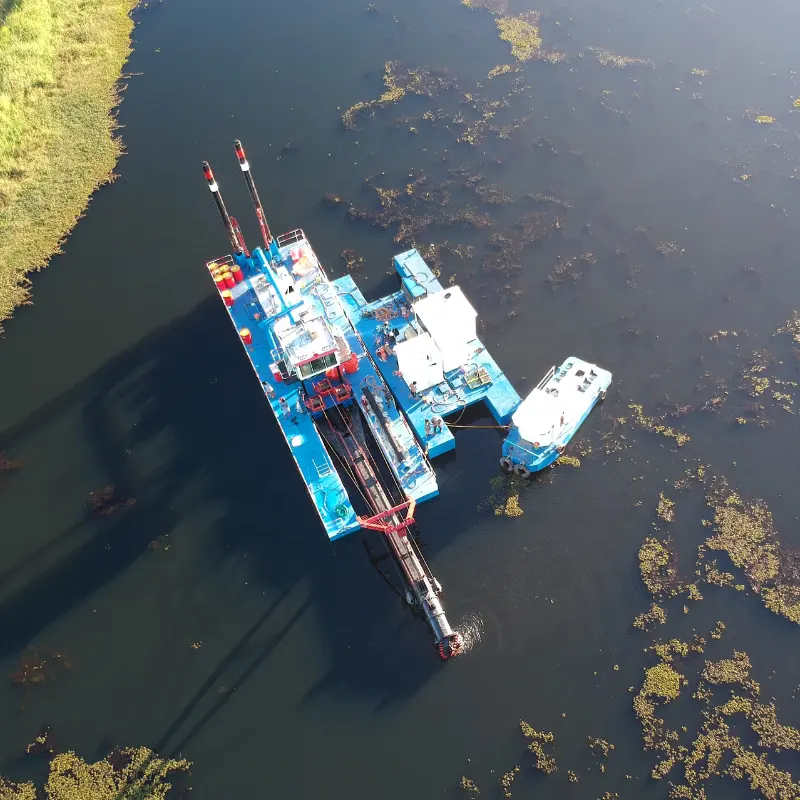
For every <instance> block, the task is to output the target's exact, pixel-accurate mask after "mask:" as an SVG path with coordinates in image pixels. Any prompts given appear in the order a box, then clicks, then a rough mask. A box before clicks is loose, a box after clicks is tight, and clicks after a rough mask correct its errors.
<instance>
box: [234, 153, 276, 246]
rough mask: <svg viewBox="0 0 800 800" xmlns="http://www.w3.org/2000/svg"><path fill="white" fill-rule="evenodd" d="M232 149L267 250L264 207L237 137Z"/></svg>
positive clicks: (267, 229)
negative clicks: (240, 169) (237, 160)
mask: <svg viewBox="0 0 800 800" xmlns="http://www.w3.org/2000/svg"><path fill="white" fill-rule="evenodd" d="M233 149H234V151H235V152H236V158H238V159H239V166H240V167H241V168H242V174H243V175H244V179H245V181H247V188H248V189H249V190H250V197H251V198H252V200H253V208H255V210H256V216H257V217H258V225H259V227H260V228H261V236H262V237H263V238H264V247H266V248H267V250H269V248H270V245H271V244H272V233H271V232H270V229H269V225H268V224H267V216H266V214H264V207H263V206H262V205H261V198H260V197H259V196H258V189H256V182H255V181H254V180H253V176H252V175H251V174H250V164H249V163H248V161H247V156H246V155H245V154H244V147H242V143H241V141H240V140H239V139H234V140H233Z"/></svg>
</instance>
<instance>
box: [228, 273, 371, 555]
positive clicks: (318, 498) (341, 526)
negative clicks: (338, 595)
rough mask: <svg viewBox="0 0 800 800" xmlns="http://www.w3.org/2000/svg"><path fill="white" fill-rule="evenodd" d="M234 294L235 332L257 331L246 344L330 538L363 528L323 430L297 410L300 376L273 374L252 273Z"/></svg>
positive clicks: (232, 308) (299, 405)
mask: <svg viewBox="0 0 800 800" xmlns="http://www.w3.org/2000/svg"><path fill="white" fill-rule="evenodd" d="M233 295H234V298H235V300H234V305H233V306H232V307H230V308H228V309H227V310H228V312H229V314H230V317H231V320H232V322H233V324H234V327H235V328H236V330H237V332H238V331H240V330H241V329H242V328H247V329H248V330H250V332H251V334H252V336H253V343H252V344H251V345H244V348H245V350H246V352H247V356H248V358H249V359H250V363H251V364H252V366H253V369H254V370H255V373H256V375H257V376H258V379H259V381H262V382H265V381H266V382H267V383H268V384H269V385H270V386H272V388H273V389H274V390H275V396H274V397H273V398H272V399H269V400H268V402H269V405H270V407H271V408H272V413H273V414H274V415H275V419H276V420H277V422H278V425H279V427H280V429H281V433H282V434H283V437H284V439H285V440H286V443H287V445H288V447H289V451H290V453H291V455H292V458H293V459H294V462H295V464H296V465H297V468H298V470H299V471H300V474H301V475H302V478H303V480H304V482H305V484H306V487H307V490H308V493H309V496H310V497H311V500H312V502H313V503H314V505H315V506H316V509H317V512H318V513H319V517H320V520H321V521H322V524H323V527H324V528H325V532H326V534H327V535H328V538H329V539H330V540H333V539H338V538H339V537H341V536H345V535H346V534H348V533H353V532H354V531H357V530H359V529H360V527H361V526H360V525H359V523H358V519H357V517H356V513H355V510H354V509H353V506H352V504H351V502H350V498H349V497H348V495H347V492H346V490H345V488H344V485H343V484H342V481H341V479H340V478H339V474H338V473H337V471H336V468H335V465H334V464H333V463H332V461H331V458H330V456H329V455H328V451H327V450H326V449H325V445H324V444H323V441H322V438H321V437H320V434H319V431H318V430H317V428H316V426H315V424H314V422H313V420H312V419H311V417H310V416H309V415H308V414H307V413H302V412H301V411H298V408H301V409H303V411H305V408H304V406H302V404H301V403H300V398H299V391H300V388H301V385H302V384H301V383H300V382H299V381H298V382H295V383H291V384H285V383H280V382H276V381H274V380H273V378H272V371H271V370H270V364H271V363H272V356H271V352H272V348H273V344H272V342H271V341H270V336H269V334H268V331H267V328H266V325H265V323H264V322H263V321H261V322H259V321H258V320H256V319H254V318H253V316H252V310H253V308H254V307H253V306H248V303H255V302H257V298H256V295H255V292H254V291H253V289H252V286H251V284H250V278H249V277H245V280H244V281H243V282H242V283H239V284H237V286H236V288H235V289H234V290H233ZM281 398H284V399H285V400H286V404H287V406H288V408H289V410H290V412H291V413H289V414H288V415H284V413H283V411H282V409H281V405H280V399H281ZM265 399H267V398H266V396H265ZM265 480H266V476H265Z"/></svg>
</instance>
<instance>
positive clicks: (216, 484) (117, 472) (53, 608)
mask: <svg viewBox="0 0 800 800" xmlns="http://www.w3.org/2000/svg"><path fill="white" fill-rule="evenodd" d="M240 347H241V346H240V344H239V343H238V341H237V338H236V336H235V334H234V332H233V331H232V330H231V328H230V324H229V322H228V320H227V318H226V317H225V315H224V314H222V313H221V312H220V309H219V308H218V306H217V300H216V298H213V299H209V301H207V302H204V303H203V304H201V305H200V306H199V307H198V308H197V309H195V310H194V311H193V312H191V313H190V314H189V315H187V316H186V317H184V318H182V319H180V320H179V321H177V322H175V323H172V324H170V325H168V326H166V327H165V328H162V329H159V330H157V331H155V332H154V333H153V334H151V335H150V336H148V337H147V338H145V339H144V340H143V341H141V342H140V343H139V344H137V345H136V346H134V347H133V348H131V349H130V350H128V351H126V352H124V353H122V354H120V355H118V356H117V357H115V358H114V359H112V360H111V361H110V362H108V363H107V364H106V365H105V366H104V367H103V368H102V369H100V370H99V371H97V372H96V373H94V374H93V375H91V376H90V377H88V378H87V379H85V380H84V381H82V382H81V383H80V384H78V385H76V386H75V387H73V388H72V389H70V390H69V391H67V392H65V393H63V394H62V395H61V396H59V397H57V398H55V399H54V400H52V401H50V402H49V403H47V404H46V405H45V406H43V407H41V408H39V409H37V410H36V411H34V412H32V413H31V414H29V415H28V417H27V418H25V419H24V420H23V421H22V422H20V423H18V424H17V425H15V426H14V427H13V428H10V429H7V430H5V431H2V432H0V441H2V442H3V446H4V447H7V448H9V449H12V448H13V449H14V450H15V451H22V450H24V448H25V440H26V437H27V436H28V435H29V434H33V433H34V432H35V431H36V430H37V429H38V428H40V427H41V426H43V425H44V424H45V423H46V422H48V423H49V422H51V421H52V420H53V419H55V418H58V417H59V415H64V414H68V413H72V412H73V411H74V409H75V408H79V409H81V412H80V418H81V420H82V423H83V428H84V431H83V432H82V433H84V434H85V436H86V437H87V438H88V440H89V443H90V446H91V449H92V450H93V455H94V456H95V458H96V459H97V460H98V461H99V462H100V463H101V464H102V465H103V468H104V471H105V473H106V474H107V475H108V476H109V477H108V483H113V484H114V485H115V486H116V488H117V491H118V492H120V493H121V494H122V496H125V497H134V498H136V501H137V502H136V504H135V505H134V506H133V507H132V508H130V509H128V510H125V511H122V512H120V513H118V514H115V515H112V516H109V517H104V518H98V517H95V516H93V515H92V514H91V512H90V511H89V509H88V508H87V511H86V518H85V520H83V521H81V522H80V523H79V524H78V525H76V526H74V527H73V528H71V529H68V530H65V531H64V532H62V533H61V534H57V535H56V536H54V537H51V539H50V542H49V543H48V546H44V547H42V548H40V550H38V551H36V552H34V553H33V554H32V555H31V556H29V557H28V558H27V559H26V561H25V562H24V563H23V564H21V565H18V566H17V567H15V568H14V574H13V575H12V576H11V582H10V583H9V584H6V585H5V588H6V589H7V591H4V599H3V600H2V602H0V631H3V634H2V638H0V658H3V657H7V656H13V655H14V654H15V653H18V652H19V651H20V650H21V649H23V648H24V647H25V646H26V645H27V644H28V643H29V642H31V641H33V640H35V638H36V637H37V635H38V634H39V633H40V632H42V631H43V630H44V629H45V628H47V627H48V626H49V625H51V624H53V623H55V622H57V621H58V620H59V619H60V618H61V617H62V616H63V615H65V614H66V613H67V612H69V611H70V610H71V609H73V608H75V607H77V606H78V605H79V604H80V603H82V602H83V601H85V600H86V599H87V598H89V597H91V596H92V595H93V594H95V593H96V592H98V591H100V590H101V589H102V588H103V587H105V586H106V585H108V584H110V583H111V582H113V581H114V580H115V579H116V578H117V577H119V576H121V575H122V574H123V573H124V572H125V571H126V570H127V569H129V568H130V567H131V566H132V565H133V564H134V562H135V561H136V560H137V559H139V558H140V557H142V556H144V555H145V554H146V553H147V552H148V547H149V546H151V547H152V545H153V543H154V542H156V541H158V540H159V539H161V538H163V537H167V536H168V535H169V534H170V532H171V531H173V530H174V529H175V528H176V526H177V525H178V524H179V523H180V521H181V512H180V511H178V510H175V506H176V505H177V504H176V502H175V499H176V498H178V497H180V496H181V494H182V493H183V494H186V493H187V492H190V491H197V487H198V486H199V487H201V491H202V492H203V493H204V494H207V495H208V496H209V497H213V498H214V500H215V502H216V504H217V505H218V507H220V508H221V509H222V513H221V514H220V515H219V517H218V518H217V519H216V520H215V521H214V522H213V523H210V525H211V526H212V532H211V535H210V536H209V537H208V538H207V541H208V546H209V547H210V548H211V550H212V552H210V553H209V554H208V560H209V561H211V562H213V563H219V564H220V565H222V564H223V563H224V562H225V561H230V560H233V559H237V558H242V557H245V556H246V557H247V562H245V564H246V565H247V567H248V578H249V581H250V582H251V585H254V586H255V587H256V588H259V587H263V588H264V589H265V590H267V589H268V590H269V591H268V592H267V594H268V595H270V596H271V597H277V600H274V601H270V600H268V601H266V602H265V608H264V610H263V614H262V616H261V617H260V618H258V619H256V621H255V622H253V621H252V620H249V621H248V620H242V621H241V634H242V635H241V638H240V639H239V641H238V642H237V644H236V645H235V646H234V647H233V648H231V650H230V651H229V652H227V653H226V654H225V655H224V656H223V657H222V658H221V659H219V662H218V664H217V666H216V667H215V668H214V669H213V670H211V671H210V673H209V675H208V678H207V680H206V681H205V683H204V684H203V685H202V686H200V688H199V689H198V690H196V691H194V690H192V689H191V688H190V687H187V690H186V694H187V701H186V703H185V706H184V707H183V708H182V709H181V710H180V712H179V713H178V714H177V715H176V716H175V718H174V720H173V721H172V723H171V724H170V725H168V726H167V727H166V728H165V729H164V730H163V731H154V732H153V737H152V744H153V745H155V744H158V745H159V748H160V749H162V750H164V752H171V751H172V750H173V749H175V751H176V752H177V751H179V750H181V749H182V748H186V747H187V745H188V744H189V742H190V741H191V739H192V738H193V737H194V736H196V735H197V734H198V733H199V732H200V731H201V730H202V729H203V728H204V727H205V726H206V725H208V724H209V723H211V722H212V720H213V719H214V717H215V716H216V714H217V713H218V712H219V711H220V710H221V709H222V708H223V707H224V705H225V704H226V703H227V702H228V701H229V700H230V698H231V697H232V696H233V694H237V695H238V694H241V693H242V692H243V691H245V690H246V688H247V684H248V682H249V681H251V680H252V679H253V677H256V680H258V676H259V674H260V675H261V676H262V677H263V675H264V673H263V672H262V673H258V672H257V669H258V667H261V666H262V665H263V664H264V663H265V662H266V661H267V660H268V659H269V657H270V655H271V654H272V652H273V651H274V650H275V649H276V648H278V647H279V646H280V644H281V642H282V641H283V639H284V638H285V637H286V636H287V635H288V633H289V632H290V630H291V629H292V628H293V627H294V625H295V624H296V623H297V621H298V620H299V619H300V618H301V617H302V616H303V615H304V614H305V613H307V612H308V611H309V610H311V609H313V612H314V614H315V615H316V616H317V617H318V618H319V620H320V624H319V625H318V626H317V627H318V629H319V630H321V631H323V632H324V637H325V640H324V641H323V642H321V643H320V644H319V650H320V652H321V653H323V654H324V656H325V658H324V661H325V663H327V664H328V667H327V671H326V672H325V674H324V675H323V677H321V678H319V679H317V680H316V681H315V682H314V683H313V684H312V686H311V688H310V689H308V691H307V692H306V694H305V697H304V699H303V700H301V701H300V702H305V701H306V700H307V699H308V698H309V697H311V696H316V695H319V694H321V693H342V692H344V693H346V694H350V693H351V694H353V695H356V696H366V697H367V698H369V699H370V700H373V701H374V702H375V704H376V705H377V706H384V705H391V704H392V703H395V702H398V701H402V700H403V699H404V698H407V697H409V696H410V695H412V694H414V693H415V692H416V691H417V690H419V689H420V688H421V687H422V686H423V685H424V684H425V682H426V681H428V680H429V679H430V678H431V677H433V676H434V675H436V674H437V673H438V672H439V670H441V669H442V667H443V665H442V664H441V662H440V661H439V659H438V656H437V655H436V653H435V651H434V649H433V647H432V644H431V641H430V639H429V636H428V630H427V627H426V625H425V624H424V622H422V621H421V620H419V619H417V618H415V617H414V615H413V614H412V613H411V611H410V610H409V609H408V608H407V607H406V605H405V602H404V601H403V600H402V599H400V598H399V597H397V595H396V594H393V593H392V592H391V591H390V590H389V588H388V587H387V586H385V585H384V583H383V581H382V580H381V576H380V575H379V574H378V573H377V572H376V571H375V570H374V569H373V567H372V565H371V564H370V560H369V558H368V557H367V554H365V552H364V548H363V546H362V542H361V541H360V537H361V534H355V535H353V536H350V537H347V538H345V539H343V540H341V541H340V542H336V543H334V544H330V543H328V542H327V541H326V540H325V537H324V534H323V531H322V529H321V526H320V524H319V522H318V520H317V518H316V515H315V514H314V511H313V508H312V505H311V504H310V502H309V501H308V497H307V495H306V492H305V489H304V487H303V485H302V482H301V481H300V479H299V478H298V476H297V473H296V469H295V465H294V463H293V462H292V461H291V458H290V456H289V453H288V451H287V449H286V445H285V442H284V441H283V439H282V437H281V436H280V434H279V432H278V429H277V427H276V425H275V423H274V420H273V418H272V415H271V414H270V412H269V409H268V407H267V406H266V404H265V401H264V398H263V395H262V394H261V391H260V389H259V386H258V383H257V381H255V379H254V377H253V375H252V373H251V372H250V370H249V369H248V367H247V362H246V360H245V359H244V358H243V357H242V353H241V350H240ZM120 407H124V409H125V416H126V417H127V416H130V418H132V419H136V420H138V421H137V422H136V424H135V425H134V426H133V427H131V426H130V425H125V424H120V422H119V414H118V413H117V412H118V409H119V408H120ZM166 435H168V436H169V437H171V440H172V442H173V446H172V447H171V449H170V453H169V455H168V457H166V458H162V459H161V461H160V462H159V466H158V467H157V468H156V469H155V470H153V471H152V472H144V471H142V470H141V469H139V468H137V466H136V458H135V456H136V454H137V452H140V451H142V450H147V449H148V448H150V449H157V447H158V442H159V441H160V437H163V436H166ZM130 454H133V456H131V455H130ZM78 502H84V498H81V499H80V500H78ZM366 536H368V537H369V539H368V541H369V544H370V548H371V549H372V550H373V551H375V550H376V549H378V548H379V547H381V543H380V541H379V540H378V539H377V536H378V534H366ZM73 540H74V541H73ZM76 542H77V544H75V546H74V547H73V549H72V551H71V552H69V553H67V554H66V555H64V556H63V557H62V558H61V559H60V560H58V561H57V563H55V564H52V565H51V564H49V561H50V559H51V558H52V548H51V545H54V544H56V543H57V544H58V545H59V547H61V546H63V545H64V544H65V543H66V544H74V543H76ZM112 542H113V547H109V544H110V543H112ZM427 544H428V547H427V548H426V554H427V555H428V557H430V555H431V551H430V547H431V543H430V542H428V543H427ZM48 556H50V558H48ZM384 569H392V567H391V565H390V564H388V565H384ZM301 582H302V584H303V586H307V587H308V598H307V600H306V601H305V602H302V603H301V604H298V607H297V610H296V611H295V612H294V613H292V614H291V615H290V616H289V618H288V621H287V622H286V624H285V626H284V627H283V628H280V623H278V628H279V629H278V632H277V633H274V634H273V635H272V638H271V639H267V643H266V645H263V644H259V646H258V647H253V646H252V641H253V640H254V639H255V638H256V636H257V634H258V633H259V631H260V630H261V629H262V627H265V626H266V624H267V623H268V622H269V621H270V620H271V618H272V617H273V614H274V612H275V610H276V608H277V607H278V606H279V605H281V604H282V603H284V601H285V600H286V599H287V597H288V596H289V594H290V593H292V592H293V591H296V587H298V585H299V584H300V583H301ZM9 587H10V590H9ZM271 628H272V626H270V630H271ZM259 641H260V642H261V641H262V639H259ZM143 645H144V646H145V647H146V646H147V644H146V642H143ZM259 647H261V650H260V651H259ZM223 676H224V679H223ZM220 683H225V684H227V685H229V686H232V687H235V691H232V692H229V693H228V694H226V695H225V696H222V697H217V696H216V695H215V694H214V689H215V687H216V686H217V685H218V684H220ZM177 706H178V707H180V702H178V703H177ZM209 706H210V707H209ZM201 707H202V709H203V713H202V715H200V712H201Z"/></svg>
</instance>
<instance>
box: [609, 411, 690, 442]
mask: <svg viewBox="0 0 800 800" xmlns="http://www.w3.org/2000/svg"><path fill="white" fill-rule="evenodd" d="M628 408H629V409H630V410H631V422H632V423H633V424H635V425H638V426H639V427H640V428H644V429H645V430H647V431H652V432H653V433H658V434H660V435H661V436H666V437H667V438H670V439H674V440H675V444H677V445H678V447H683V445H685V444H686V443H687V442H688V441H690V440H691V437H690V436H688V435H687V434H685V433H681V432H680V431H676V430H674V429H673V428H670V427H668V426H667V425H662V424H661V420H660V419H659V418H657V417H647V416H645V414H644V409H643V408H642V406H641V405H639V404H637V403H631V404H630V405H629V406H628ZM621 420H622V422H623V423H624V421H625V418H624V417H623V418H621Z"/></svg>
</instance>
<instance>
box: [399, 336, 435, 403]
mask: <svg viewBox="0 0 800 800" xmlns="http://www.w3.org/2000/svg"><path fill="white" fill-rule="evenodd" d="M394 353H395V355H396V356H397V366H398V369H399V370H400V374H401V375H402V376H403V380H404V381H405V382H406V384H407V385H408V386H411V384H412V383H416V384H417V391H420V392H423V391H425V389H429V388H430V387H431V386H436V385H437V384H439V383H441V382H442V381H443V380H444V373H443V371H442V354H441V353H440V352H439V348H438V347H437V346H436V344H435V343H434V341H433V339H432V338H431V337H430V335H429V334H427V333H421V334H419V336H415V337H413V338H412V339H404V340H403V341H402V342H398V343H397V345H396V346H395V348H394Z"/></svg>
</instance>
